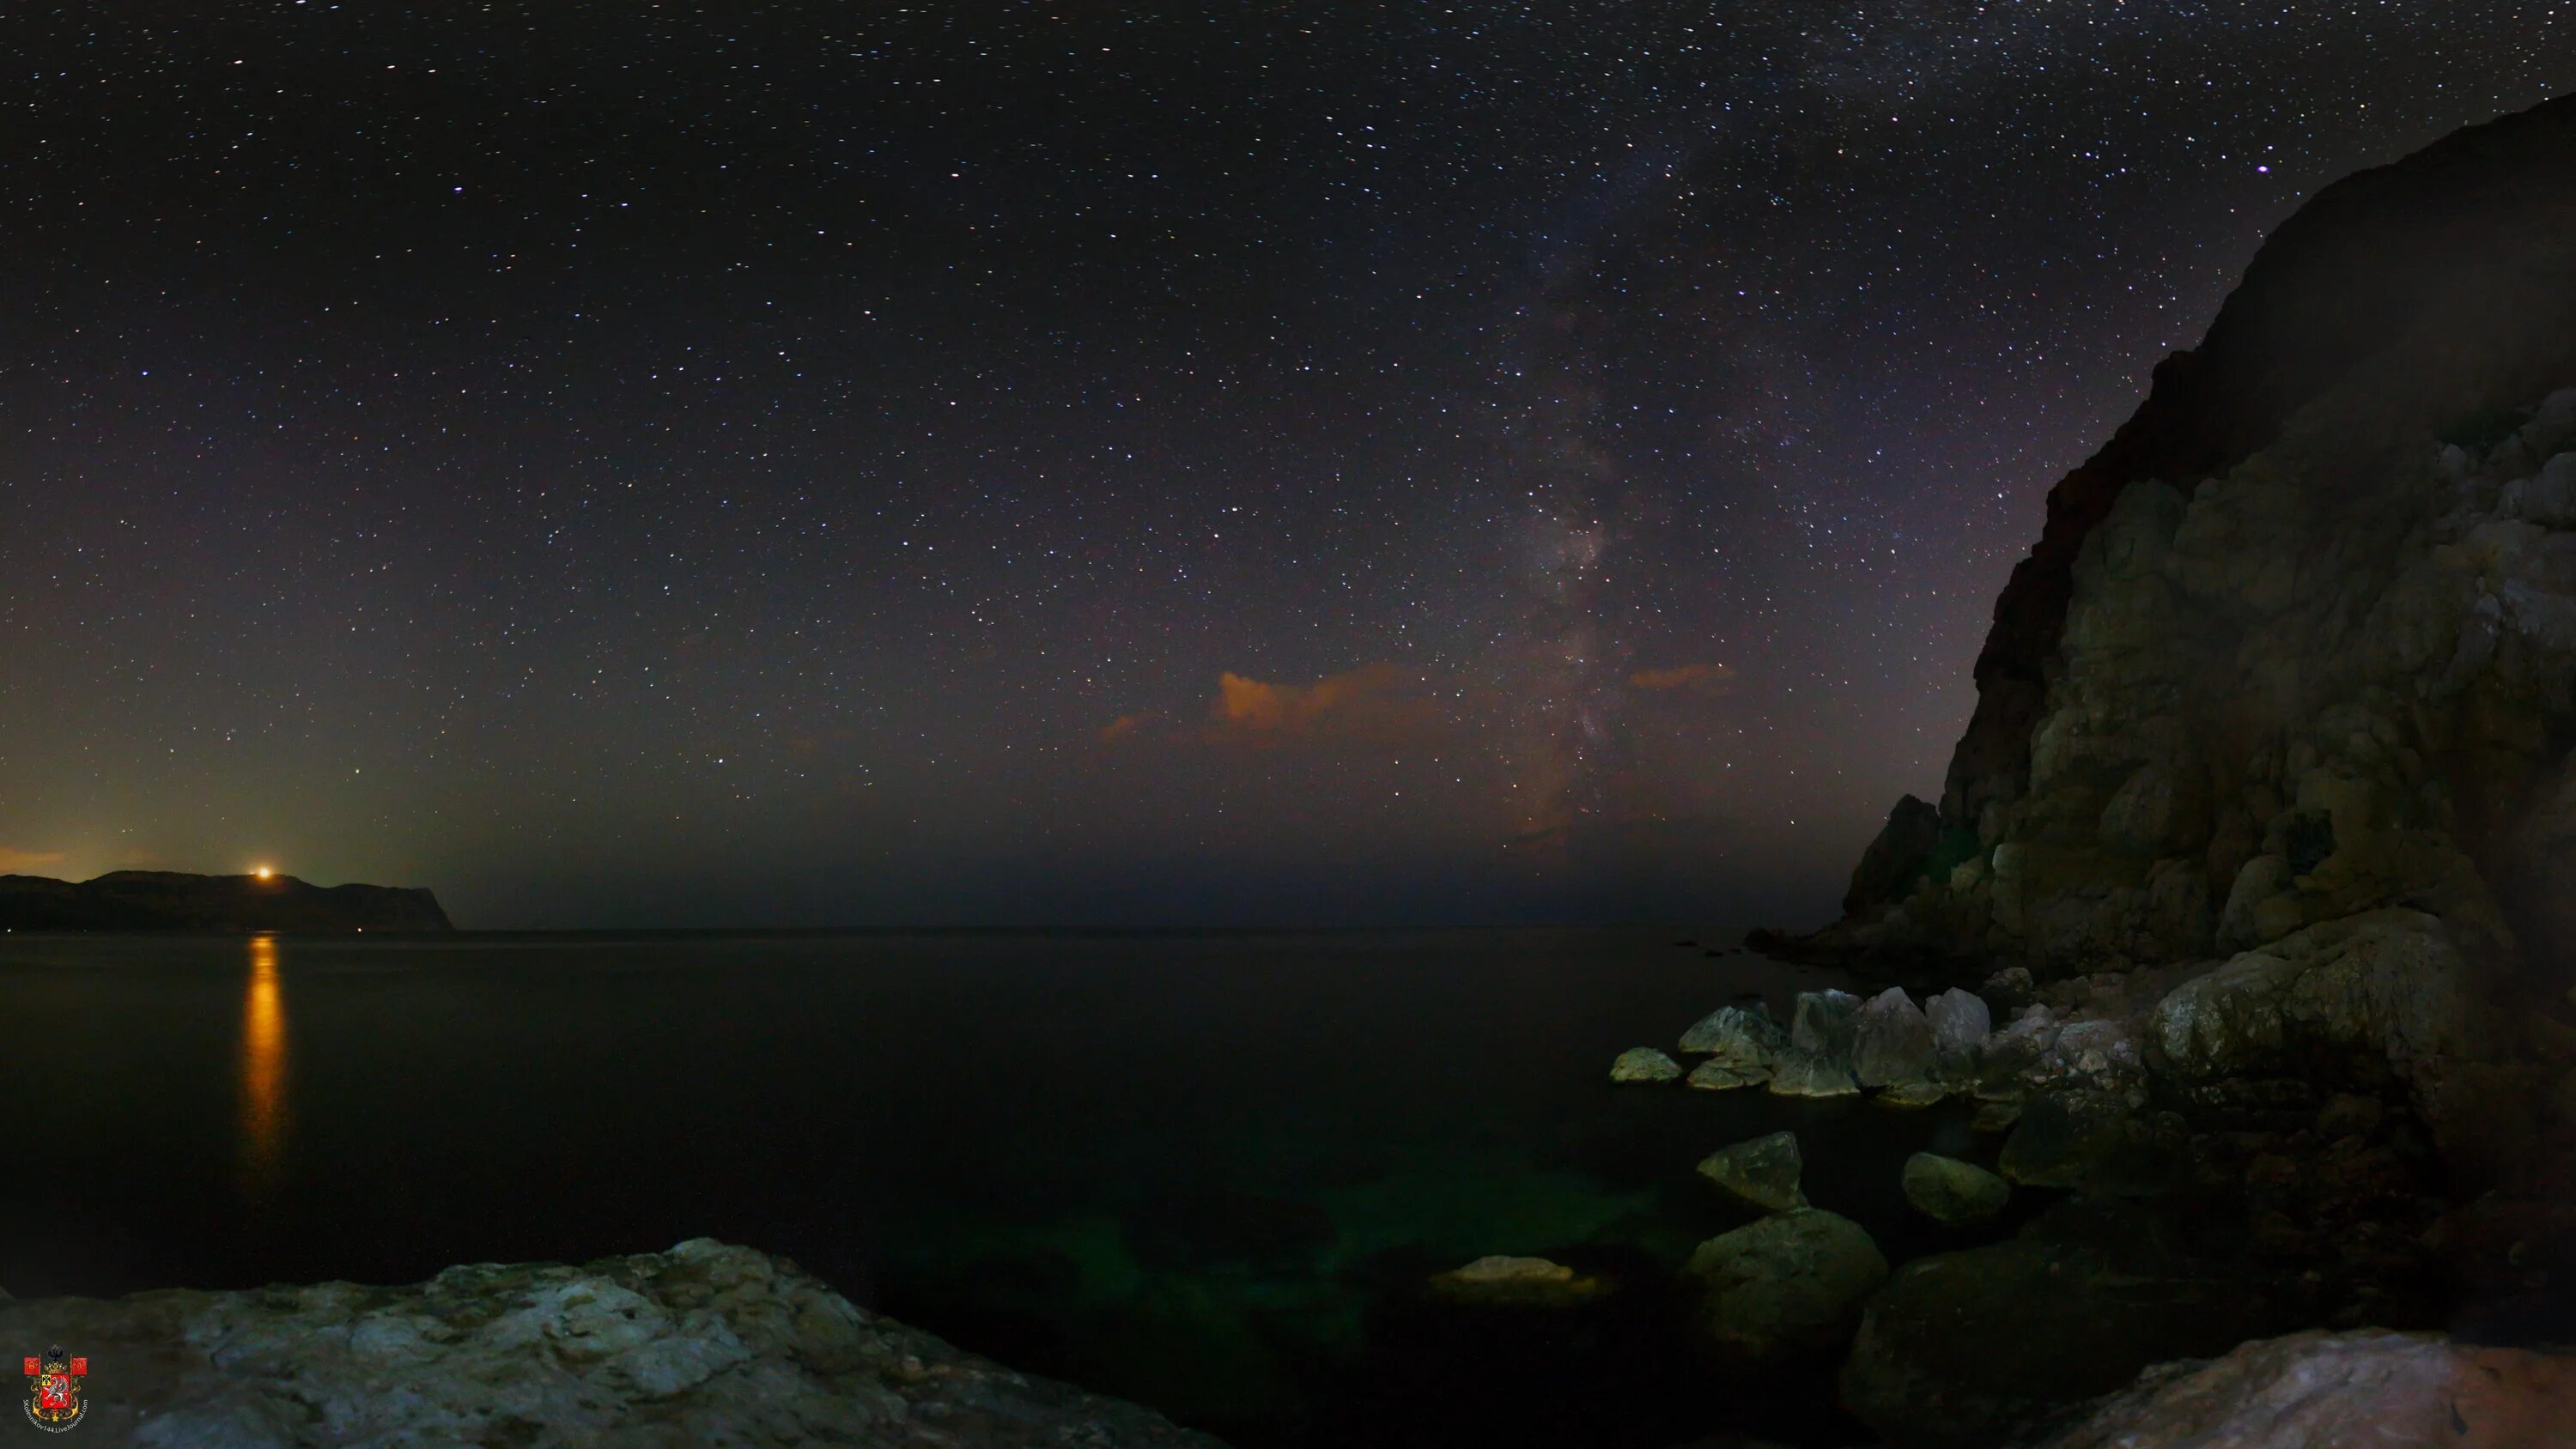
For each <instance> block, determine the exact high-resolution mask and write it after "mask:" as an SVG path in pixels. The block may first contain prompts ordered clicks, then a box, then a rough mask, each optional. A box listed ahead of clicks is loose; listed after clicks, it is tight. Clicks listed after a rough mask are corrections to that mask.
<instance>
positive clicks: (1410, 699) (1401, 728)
mask: <svg viewBox="0 0 2576 1449" xmlns="http://www.w3.org/2000/svg"><path fill="white" fill-rule="evenodd" d="M1216 689H1217V692H1216V699H1215V700H1214V701H1212V702H1211V703H1210V704H1209V706H1208V729H1207V738H1208V740H1209V741H1210V742H1212V743H1220V744H1223V743H1232V744H1244V745H1252V746H1255V747H1270V746H1277V745H1287V744H1311V743H1325V742H1339V743H1355V744H1376V745H1417V744H1423V743H1427V742H1428V741H1430V740H1431V739H1432V738H1434V737H1435V736H1437V735H1438V734H1439V733H1441V731H1442V726H1443V724H1444V723H1445V721H1444V718H1443V716H1442V712H1441V710H1440V708H1439V705H1438V702H1437V701H1436V700H1434V699H1433V698H1432V696H1431V692H1430V690H1429V689H1428V688H1426V687H1425V685H1424V684H1423V682H1422V681H1421V680H1420V679H1419V678H1417V677H1415V676H1413V675H1409V674H1406V673H1405V672H1404V671H1403V670H1400V669H1398V668H1396V667H1395V666H1394V665H1392V664H1369V665H1363V666H1361V667H1360V668H1358V669H1354V670H1351V671H1349V672H1347V673H1344V674H1328V675H1325V676H1324V677H1323V678H1321V679H1319V680H1316V681H1315V682H1314V683H1312V684H1273V683H1269V682H1266V681H1263V680H1259V679H1253V678H1250V677H1248V676H1245V675H1241V674H1235V673H1232V672H1228V673H1225V674H1222V675H1219V676H1218V677H1217V682H1216Z"/></svg>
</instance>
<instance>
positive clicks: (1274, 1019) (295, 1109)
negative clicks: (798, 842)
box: [0, 926, 2001, 1449]
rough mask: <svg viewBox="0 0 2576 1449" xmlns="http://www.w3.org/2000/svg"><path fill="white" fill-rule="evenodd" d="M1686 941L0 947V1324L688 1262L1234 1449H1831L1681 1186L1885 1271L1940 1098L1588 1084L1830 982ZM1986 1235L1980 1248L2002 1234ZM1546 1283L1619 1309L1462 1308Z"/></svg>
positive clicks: (570, 938)
mask: <svg viewBox="0 0 2576 1449" xmlns="http://www.w3.org/2000/svg"><path fill="white" fill-rule="evenodd" d="M1739 938H1740V933H1739V932H1736V931H1732V930H1719V929H1716V928H1711V927H1689V926H1682V927H1673V926H1664V927H1654V928H1619V929H1516V930H1457V931H1420V932H1242V933H1223V932H1219V933H1180V934H1164V933H1092V934H1081V933H1074V934H1040V933H1027V934H1021V933H978V932H958V933H929V934H867V933H855V934H742V935H721V934H531V935H512V934H471V933H469V934H461V935H457V936H453V937H440V938H376V937H366V936H356V937H328V938H323V937H298V936H255V937H247V938H245V937H229V938H218V937H152V936H71V935H57V936H48V935H24V934H16V935H0V992H5V1000H6V1001H7V1003H8V1006H7V1009H6V1011H5V1012H0V1100H5V1102H6V1104H7V1111H8V1116H9V1120H10V1134H11V1136H12V1138H13V1139H14V1145H15V1151H14V1152H13V1153H12V1154H11V1160H10V1166H9V1169H8V1170H7V1171H6V1172H5V1173H0V1287H5V1288H6V1289H7V1290H8V1291H9V1292H11V1293H14V1294H15V1295H17V1296H19V1297H22V1298H24V1297H32V1296H38V1295H54V1294H83V1295H90V1296H116V1295H122V1294H126V1293H131V1292H135V1291H138V1290H142V1289H147V1288H158V1287H195V1288H243V1287H251V1286H256V1285H260V1284H266V1283H273V1282H310V1281H319V1280H328V1279H339V1280H348V1281H355V1282H363V1283H408V1282H415V1281H418V1280H421V1279H424V1278H427V1277H429V1276H431V1275H432V1274H434V1273H436V1272H437V1271H438V1270H439V1269H441V1268H443V1267H445V1266H447V1265H450V1264H455V1263H466V1262H496V1261H522V1260H548V1261H563V1262H581V1261H585V1260H588V1259H592V1258H598V1257H603V1256H608V1255H612V1254H623V1253H634V1252H646V1251H656V1250H660V1249H664V1248H668V1247H670V1246H671V1245H673V1244H674V1243H677V1242H680V1241H682V1240H684V1239H687V1238H693V1237H715V1238H720V1239H724V1240H727V1241H730V1242H737V1243H744V1244H749V1245H751V1246H754V1247H758V1248H760V1249H763V1250H765V1251H767V1252H770V1253H774V1254H778V1255H781V1256H784V1257H787V1258H790V1259H793V1260H794V1261H795V1262H796V1263H797V1264H798V1265H800V1266H801V1267H803V1268H804V1269H805V1270H806V1271H808V1272H811V1273H813V1274H815V1275H817V1276H819V1277H820V1278H822V1279H824V1280H825V1281H827V1282H829V1283H831V1284H832V1285H833V1286H834V1287H835V1288H837V1289H839V1290H840V1291H841V1292H843V1293H845V1294H847V1295H848V1296H849V1297H850V1298H852V1299H853V1300H855V1301H857V1302H858V1303H860V1304H862V1305H863V1306H866V1307H869V1308H872V1309H876V1310H879V1311H882V1312H886V1313H889V1314H892V1315H894V1316H896V1317H898V1318H900V1319H902V1320H904V1321H906V1322H909V1323H911V1324H914V1325H915V1326H917V1327H921V1328H925V1329H928V1330H930V1331H932V1332H934V1333H937V1334H940V1335H941V1336H943V1337H945V1338H947V1339H948V1340H950V1341H951V1342H953V1343H955V1344H957V1345H958V1346H960V1347H961V1348H965V1349H968V1350H971V1351H973V1352H976V1353H980V1354H984V1355H987V1356H989V1357H992V1358H996V1359H999V1360H1001V1361H1003V1362H1005V1363H1008V1364H1010V1365H1011V1366H1013V1367H1015V1368H1019V1369H1023V1370H1026V1371H1029V1372H1033V1373H1039V1374H1044V1375H1048V1376H1051V1377H1055V1378H1060V1379H1065V1380H1069V1381H1071V1382H1073V1383H1076V1384H1079V1385H1081V1386H1083V1387H1085V1388H1088V1389H1093V1390H1096V1391H1099V1392H1103V1393H1109V1394H1115V1395H1118V1396H1121V1397H1125V1398H1129V1399H1134V1400H1137V1401H1139V1402H1142V1403H1145V1404H1149V1405H1151V1406H1153V1407H1155V1408H1157V1409H1160V1410H1162V1411H1163V1412H1165V1413H1167V1414H1169V1415H1170V1416H1172V1417H1173V1418H1175V1419H1177V1420H1180V1421H1181V1422H1183V1423H1187V1424H1190V1425H1193V1426H1195V1427H1199V1428H1203V1429H1206V1430H1208V1431H1209V1432H1211V1433H1214V1434H1216V1435H1218V1436H1220V1437H1222V1438H1224V1439H1225V1440H1227V1441H1228V1442H1230V1443H1233V1444H1236V1445H1240V1446H1242V1449H1307V1446H1318V1449H1320V1446H1325V1445H1331V1446H1338V1449H1368V1446H1379V1445H1384V1446H1397V1445H1402V1446H1409V1449H1410V1446H1422V1445H1440V1444H1452V1443H1454V1444H1469V1443H1473V1444H1476V1445H1479V1446H1484V1449H1494V1446H1517V1445H1529V1446H1542V1445H1544V1446H1562V1445H1577V1444H1579V1445H1588V1446H1593V1449H1625V1446H1634V1449H1671V1446H1675V1445H1680V1444H1684V1443H1690V1442H1694V1441H1698V1440H1701V1439H1703V1438H1705V1437H1707V1436H1712V1435H1718V1434H1724V1433H1758V1434H1762V1435H1764V1436H1766V1437H1771V1438H1776V1439H1781V1440H1785V1441H1787V1442H1791V1443H1808V1444H1834V1443H1849V1442H1854V1441H1855V1440H1858V1439H1860V1438H1863V1437H1865V1436H1864V1435H1863V1434H1862V1433H1861V1432H1860V1431H1859V1430H1858V1429H1857V1426H1855V1425H1853V1424H1851V1423H1850V1422H1848V1421H1846V1420H1844V1419H1842V1418H1841V1417H1840V1416H1839V1414H1838V1412H1837V1411H1836V1410H1835V1409H1834V1408H1833V1404H1832V1397H1833V1396H1832V1385H1831V1365H1830V1364H1824V1365H1816V1366H1812V1367H1811V1368H1810V1369H1808V1370H1803V1371H1799V1372H1793V1373H1786V1374H1780V1375H1771V1376H1766V1377H1765V1378H1764V1379H1762V1380H1760V1381H1757V1382H1750V1383H1748V1382H1742V1381H1730V1380H1724V1379H1720V1378H1716V1377H1714V1376H1712V1374H1711V1373H1710V1372H1709V1370H1708V1369H1707V1368H1706V1367H1705V1366H1704V1365H1703V1364H1702V1362H1701V1361H1700V1359H1699V1358H1698V1357H1697V1356H1696V1354H1695V1353H1694V1352H1693V1351H1692V1349H1691V1346H1690V1333H1689V1326H1688V1324H1689V1316H1690V1313H1691V1311H1692V1308H1693V1304H1692V1302H1691V1300H1690V1295H1689V1294H1688V1293H1687V1292H1686V1291H1683V1290H1682V1289H1681V1288H1680V1287H1679V1286H1678V1284H1677V1279H1676V1274H1675V1270H1676V1269H1677V1268H1678V1266H1679V1265H1680V1263H1681V1262H1682V1261H1683V1260H1684V1259H1685V1258H1686V1257H1687V1256H1688V1254H1689V1252H1690V1250H1691V1248H1692V1246H1693V1245H1694V1244H1696V1243H1698V1242H1699V1241H1701V1240H1703V1239H1705V1238H1707V1237H1710V1236H1713V1235H1715V1234H1717V1233H1721V1232H1724V1231H1727V1230H1728V1229H1730V1228H1733V1227H1737V1226H1740V1225H1742V1224H1743V1223H1744V1222H1746V1221H1748V1220H1749V1218H1750V1215H1749V1213H1748V1212H1746V1211H1745V1210H1742V1209H1739V1208H1737V1207H1734V1206H1732V1205H1730V1204H1729V1203H1728V1202H1727V1201H1725V1200H1724V1199H1723V1198H1722V1197H1721V1196H1720V1195H1719V1194H1718V1193H1717V1191H1716V1190H1715V1189H1714V1188H1712V1187H1711V1186H1710V1185H1709V1184H1708V1183H1706V1182H1705V1181H1703V1180H1701V1179H1700V1178H1699V1177H1698V1176H1697V1175H1696V1174H1695V1173H1694V1171H1693V1167H1694V1164H1695V1163H1696V1162H1697V1161H1698V1160H1699V1159H1700V1158H1701V1157H1703V1156H1705V1155H1706V1154H1707V1153H1709V1152H1711V1151H1713V1150H1715V1149H1716V1148H1718V1147H1721V1146H1724V1145H1726V1144H1728V1143H1731V1142H1736V1141H1740V1140H1742V1139H1744V1138H1747V1137H1752V1136H1757V1135H1760V1134H1762V1133H1765V1132H1770V1131H1776V1130H1780V1129H1782V1128H1788V1129H1792V1130H1795V1131H1796V1132H1797V1133H1798V1134H1799V1139H1800V1143H1801V1146H1802V1149H1803V1151H1804V1153H1805V1157H1806V1161H1807V1171H1806V1179H1805V1181H1806V1191H1807V1194H1808V1197H1809V1198H1810V1200H1811V1201H1813V1202H1814V1203H1815V1204H1816V1205H1817V1206H1820V1207H1825V1208H1829V1209H1831V1210H1833V1211H1836V1212H1840V1213H1843V1214H1845V1215H1846V1216H1849V1217H1852V1218H1854V1219H1856V1220H1857V1221H1859V1222H1860V1223H1861V1224H1862V1225H1863V1226H1865V1227H1866V1228H1868V1229H1869V1230H1870V1232H1871V1233H1872V1234H1873V1235H1874V1236H1876V1237H1877V1238H1878V1240H1879V1242H1880V1243H1881V1245H1882V1247H1883V1248H1884V1249H1885V1250H1886V1251H1887V1254H1888V1256H1889V1258H1890V1259H1891V1260H1894V1261H1901V1260H1903V1259H1904V1258H1906V1257H1910V1256H1913V1255H1915V1254H1917V1253H1920V1252H1923V1251H1929V1250H1933V1249H1937V1248H1939V1247H1943V1246H1960V1245H1966V1244H1967V1243H1969V1242H1973V1241H1977V1240H1978V1239H1977V1238H1976V1237H1974V1236H1973V1235H1970V1236H1961V1235H1958V1234H1956V1233H1955V1232H1954V1231H1953V1230H1946V1229H1938V1228H1935V1227H1933V1226H1932V1225H1930V1224H1929V1223H1927V1222H1925V1221H1923V1220H1921V1219H1920V1218H1918V1217H1916V1216H1914V1215H1912V1214H1910V1213H1909V1212H1908V1210H1907V1209H1906V1207H1905V1204H1904V1202H1903V1200H1902V1197H1901V1194H1900V1193H1899V1191H1898V1188H1897V1175H1898V1170H1899V1168H1900V1166H1901V1164H1902V1163H1903V1161H1904V1159H1905V1157H1906V1156H1907V1155H1909V1154H1911V1153H1913V1152H1916V1151H1921V1150H1926V1149H1930V1150H1938V1151H1945V1152H1951V1153H1956V1154H1960V1155H1964V1156H1968V1157H1971V1158H1975V1159H1980V1160H1991V1157H1992V1146H1993V1145H1992V1143H1991V1142H1988V1141H1985V1140H1983V1139H1980V1138H1978V1137H1976V1136H1975V1134H1972V1133H1971V1132H1970V1131H1969V1130H1968V1126H1967V1114H1966V1112H1965V1110H1964V1109H1963V1108H1958V1107H1952V1106H1943V1107H1936V1108H1933V1109H1930V1110H1925V1111H1899V1110H1892V1109H1887V1108H1881V1107H1878V1106H1875V1105H1873V1104H1870V1103H1867V1102H1861V1101H1839V1102H1809V1101H1790V1100H1784V1099H1780V1098H1774V1097H1769V1096H1766V1095H1763V1094H1761V1093H1759V1092H1754V1091H1738V1092H1725V1093H1718V1092H1702V1091H1691V1090H1685V1089H1683V1088H1681V1087H1678V1086H1669V1085H1668V1086H1659V1087H1638V1086H1627V1087H1621V1086H1614V1085H1612V1084H1611V1083H1610V1082H1609V1080H1608V1069H1609V1065H1610V1062H1611V1059H1612V1058H1613V1057H1614V1056H1615V1055H1616V1054H1617V1053H1618V1052H1619V1051H1621V1050H1622V1049H1624V1048H1627V1047H1630V1046H1637V1045H1660V1046H1663V1047H1665V1048H1666V1049H1667V1050H1670V1049H1671V1046H1672V1043H1673V1041H1674V1039H1675V1038H1676V1037H1678V1036H1679V1034H1680V1033H1681V1031H1682V1030H1683V1028H1685V1027H1686V1026H1688V1025H1689V1024H1690V1023H1691V1022H1692V1021H1694V1020H1696V1019H1698V1018H1699V1017H1700V1016H1702V1015H1704V1014H1706V1013H1707V1012H1709V1011H1711V1010H1713V1009H1715V1008H1717V1007H1719V1006H1723V1005H1727V1004H1729V1003H1730V1002H1733V1003H1739V1004H1742V1003H1749V1002H1750V1001H1752V1000H1755V999H1760V1000H1764V1001H1767V1002H1768V1003H1769V1004H1770V1006H1771V1008H1772V1009H1773V1011H1774V1012H1775V1013H1778V1014H1781V1015H1782V1016H1783V1017H1784V1019H1785V1016H1786V1014H1787V1012H1788V1010H1789V1007H1790V1003H1791V1001H1792V1000H1793V998H1794V994H1795V993H1796V992H1798V991H1800V990H1809V989H1816V988H1819V987H1823V986H1829V985H1841V984H1847V983H1844V982H1843V981H1841V979H1840V978H1838V977H1836V976H1835V975H1834V974H1833V973H1831V972H1828V971H1823V970H1813V969H1808V968H1802V967H1798V966H1792V965H1787V964H1783V963H1779V962H1775V961H1771V960H1768V959H1766V958H1763V957H1761V956H1758V955H1752V954H1747V953H1745V952H1743V951H1741V950H1740V949H1737V947H1736V943H1737V941H1738V940H1739ZM2000 1231H2001V1229H2000V1228H1996V1229H1989V1230H1987V1232H1988V1234H1989V1235H1991V1234H1994V1233H1999V1232H2000ZM1488 1254H1517V1255H1541V1256H1545V1257H1549V1258H1552V1259H1555V1260H1556V1261H1558V1262H1561V1263H1564V1264H1567V1265H1568V1266H1571V1267H1574V1268H1576V1269H1577V1270H1578V1271H1580V1272H1582V1273H1584V1274H1587V1275H1592V1276H1596V1277H1599V1278H1601V1279H1602V1280H1604V1282H1605V1283H1606V1284H1608V1285H1609V1288H1610V1291H1608V1292H1607V1293H1605V1294H1603V1295H1601V1296H1600V1297H1598V1298H1596V1299H1594V1300H1591V1301H1589V1302H1587V1303H1585V1304H1582V1305H1579V1306H1575V1307H1557V1308H1544V1307H1515V1308H1493V1307H1482V1308H1479V1307H1472V1306H1464V1305H1460V1304H1457V1303H1454V1302H1450V1301H1447V1300H1445V1299H1443V1298H1441V1297H1440V1296H1438V1295H1435V1294H1432V1293H1429V1292H1427V1291H1426V1283H1427V1281H1428V1279H1429V1277H1430V1276H1431V1275H1432V1274H1435V1273H1438V1272H1441V1271H1442V1270H1445V1269H1449V1268H1454V1267H1457V1266H1460V1265H1461V1264H1464V1263H1466V1262H1468V1261H1470V1260H1472V1259H1475V1258H1478V1257H1481V1256H1484V1255H1488Z"/></svg>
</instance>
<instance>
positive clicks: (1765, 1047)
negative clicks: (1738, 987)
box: [1681, 1003, 1789, 1071]
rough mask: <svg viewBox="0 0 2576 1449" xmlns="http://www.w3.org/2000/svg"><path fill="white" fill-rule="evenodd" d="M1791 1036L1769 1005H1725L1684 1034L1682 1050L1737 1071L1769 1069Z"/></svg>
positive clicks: (1700, 1020) (1693, 1025)
mask: <svg viewBox="0 0 2576 1449" xmlns="http://www.w3.org/2000/svg"><path fill="white" fill-rule="evenodd" d="M1788 1040H1789V1035H1788V1033H1787V1032H1785V1031H1783V1030H1781V1027H1780V1024H1779V1023H1778V1022H1776V1021H1773V1020H1772V1019H1771V1012H1770V1010H1769V1009H1768V1008H1767V1007H1764V1006H1762V1005H1760V1004H1759V1003H1756V1004H1755V1005H1753V1006H1751V1007H1742V1006H1721V1007H1719V1008H1718V1009H1717V1010H1715V1011H1712V1012H1710V1013H1709V1014H1708V1015H1706V1016H1704V1017H1701V1018H1700V1019H1699V1020H1698V1021H1696V1022H1694V1023H1692V1025H1691V1028H1690V1030H1688V1031H1686V1032H1683V1033H1682V1040H1681V1049H1682V1050H1683V1051H1684V1052H1688V1053H1705V1054H1706V1055H1707V1056H1708V1059H1709V1060H1710V1061H1712V1062H1715V1063H1717V1064H1719V1065H1721V1066H1726V1067H1732V1068H1734V1069H1736V1070H1737V1071H1754V1070H1762V1071H1768V1070H1769V1069H1770V1066H1771V1060H1772V1058H1773V1057H1775V1056H1777V1055H1779V1052H1780V1049H1781V1048H1782V1047H1783V1046H1786V1045H1787V1044H1788Z"/></svg>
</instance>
